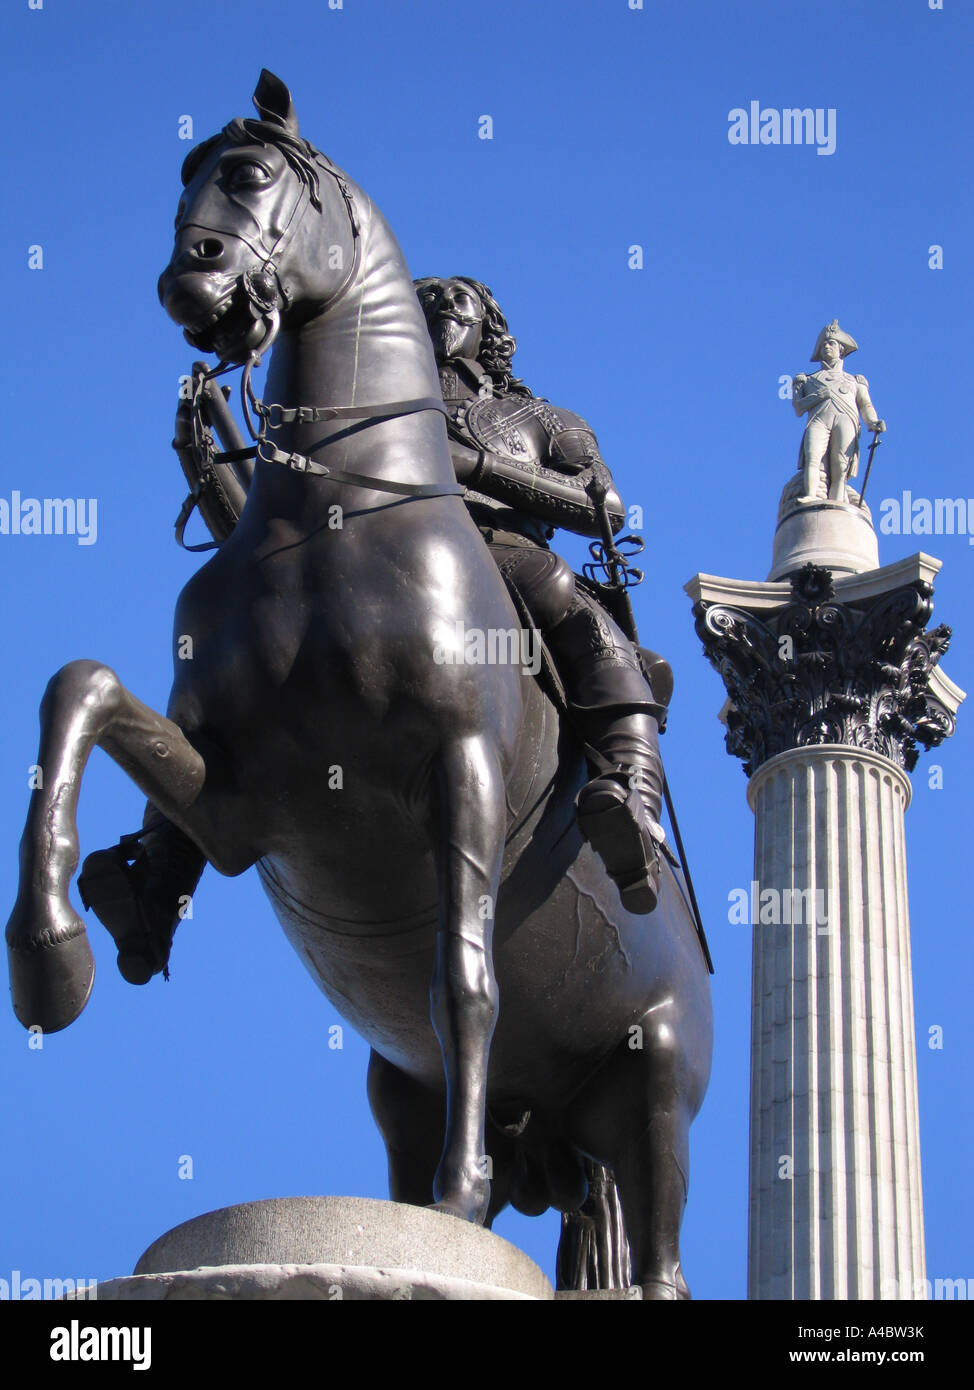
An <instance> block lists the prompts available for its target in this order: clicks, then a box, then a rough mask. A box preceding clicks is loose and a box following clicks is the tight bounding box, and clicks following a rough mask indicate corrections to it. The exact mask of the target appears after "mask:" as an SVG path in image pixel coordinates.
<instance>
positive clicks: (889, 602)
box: [693, 564, 963, 777]
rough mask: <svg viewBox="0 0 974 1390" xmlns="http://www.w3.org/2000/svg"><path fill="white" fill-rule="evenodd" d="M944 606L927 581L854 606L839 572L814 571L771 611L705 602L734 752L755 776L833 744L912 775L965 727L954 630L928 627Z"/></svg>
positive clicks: (698, 613)
mask: <svg viewBox="0 0 974 1390" xmlns="http://www.w3.org/2000/svg"><path fill="white" fill-rule="evenodd" d="M860 578H861V576H860ZM775 587H776V588H777V587H779V586H777V585H776V586H775ZM782 598H784V595H783V596H782ZM759 611H760V616H758V612H759ZM932 611H933V585H932V584H931V583H930V582H929V580H927V579H925V578H920V577H917V578H914V579H912V580H911V581H910V582H908V583H905V584H904V583H900V584H897V585H896V586H895V587H893V588H888V589H885V590H883V591H881V592H879V593H873V594H871V595H869V596H866V595H863V596H861V597H859V596H857V598H856V599H855V600H853V599H852V595H850V596H849V598H845V597H844V596H839V597H837V596H836V590H835V585H834V584H833V576H832V574H831V572H830V571H829V570H828V569H825V568H823V567H821V566H817V565H813V564H807V565H805V566H804V567H803V568H802V569H801V570H799V571H798V572H797V573H795V574H793V575H792V576H791V578H790V594H789V595H788V597H787V598H786V599H785V601H783V602H782V603H781V604H780V606H777V607H775V608H772V609H771V610H769V609H768V608H767V607H766V606H765V605H764V604H763V603H761V604H760V605H759V604H757V603H755V604H754V606H753V608H752V607H750V606H748V607H745V606H743V605H741V604H733V605H732V604H726V603H719V602H713V601H708V600H704V599H699V600H698V601H697V602H696V603H695V604H694V608H693V613H694V618H695V620H696V630H697V635H698V636H699V638H700V640H701V642H702V643H703V648H704V653H705V655H706V656H707V659H708V660H709V661H710V663H711V664H712V665H713V666H714V667H715V669H716V670H717V672H718V673H719V675H720V677H721V679H722V680H723V682H724V685H725V687H726V689H727V693H728V696H729V703H728V706H727V711H726V724H727V736H726V743H727V751H728V753H730V754H731V756H732V757H739V758H741V759H742V760H743V763H744V771H745V773H746V774H747V776H748V777H750V776H751V775H752V774H753V773H754V772H755V771H756V769H757V768H759V767H760V766H761V764H762V763H764V762H766V761H767V760H768V759H769V758H772V757H774V756H775V755H776V754H778V753H783V752H785V751H787V750H788V749H791V748H804V747H810V746H812V745H815V744H824V743H829V744H844V745H847V746H848V747H851V748H859V749H865V750H869V751H871V752H874V753H878V754H880V755H881V756H883V757H886V758H888V759H889V760H890V761H891V762H893V763H895V764H896V765H897V766H898V767H901V768H905V769H906V771H907V772H909V771H911V770H912V769H913V767H914V766H915V765H916V761H917V757H918V752H917V744H922V745H923V747H924V748H927V749H929V748H932V747H935V746H936V745H937V744H940V743H942V742H943V740H944V739H945V738H949V737H950V735H951V734H952V733H953V732H954V728H955V717H954V716H955V714H956V711H957V705H958V703H959V700H958V699H956V698H954V696H955V695H956V696H959V697H960V698H961V699H962V698H963V692H961V691H959V690H957V687H956V686H954V685H953V683H952V682H950V681H948V680H947V678H946V677H944V676H942V675H940V673H939V672H937V670H936V668H937V663H938V662H939V661H940V658H941V657H942V656H943V654H944V652H946V651H947V648H948V646H949V644H950V636H951V630H950V628H949V627H947V626H945V625H944V624H943V623H941V624H940V625H939V626H938V627H935V628H932V629H930V630H929V631H926V630H925V629H926V624H927V622H928V620H929V618H930V615H931V613H932Z"/></svg>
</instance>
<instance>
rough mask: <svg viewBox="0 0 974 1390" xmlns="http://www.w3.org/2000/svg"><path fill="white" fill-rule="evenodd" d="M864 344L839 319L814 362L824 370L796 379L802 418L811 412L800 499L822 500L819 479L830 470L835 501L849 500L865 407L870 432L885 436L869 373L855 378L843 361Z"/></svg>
mask: <svg viewBox="0 0 974 1390" xmlns="http://www.w3.org/2000/svg"><path fill="white" fill-rule="evenodd" d="M858 346H859V344H858V343H857V342H856V341H855V339H854V338H850V336H849V334H848V333H844V332H843V331H842V329H841V328H840V327H839V322H838V319H833V320H832V322H831V323H830V324H827V325H826V326H825V327H824V328H823V329H822V331H821V333H820V334H819V335H818V341H817V342H816V344H815V350H814V352H813V353H812V358H811V360H812V361H813V362H821V364H822V370H821V371H820V372H813V373H812V374H811V376H806V375H805V373H804V372H799V373H798V375H797V376H796V377H795V378H794V380H793V383H792V405H793V406H794V408H795V414H796V415H798V416H799V417H800V416H802V415H804V414H806V413H807V414H808V423H807V425H806V426H805V433H804V435H803V436H802V442H801V450H800V453H799V467H800V468H801V469H802V495H801V496H800V497H799V498H798V501H799V502H815V501H817V500H819V496H820V488H819V482H820V478H821V476H822V475H823V474H824V477H825V481H826V484H827V492H828V499H829V501H830V502H847V500H848V499H847V493H846V483H847V481H848V479H849V478H854V477H855V476H856V472H857V469H858V466H859V429H860V419H859V415H860V411H861V412H862V418H863V419H864V420H865V422H866V425H867V426H868V428H869V429H870V430H873V431H874V432H875V433H876V434H882V433H883V432H884V430H885V429H886V425H885V424H884V422H883V421H882V420H880V419H879V418H878V416H877V414H876V411H875V409H874V408H873V403H872V401H871V400H870V399H869V383H868V381H867V380H866V378H865V377H864V376H850V375H849V373H847V372H846V370H845V368H844V367H843V365H842V360H843V358H845V357H848V356H849V354H850V352H855V351H856V350H857V348H858Z"/></svg>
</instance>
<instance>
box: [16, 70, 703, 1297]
mask: <svg viewBox="0 0 974 1390" xmlns="http://www.w3.org/2000/svg"><path fill="white" fill-rule="evenodd" d="M254 102H255V105H256V107H257V110H258V113H259V117H260V119H259V120H257V121H254V120H252V119H251V120H246V121H243V120H236V121H234V122H232V123H231V124H230V125H229V126H227V127H226V128H225V129H224V130H223V131H222V132H221V133H220V134H219V135H218V136H216V137H214V138H213V139H212V140H209V141H207V142H206V143H204V144H203V145H202V146H200V147H198V148H197V149H196V150H194V151H193V152H192V153H191V154H190V156H189V158H188V160H187V163H186V167H185V169H184V182H185V183H186V185H187V186H186V188H185V192H184V195H183V199H182V202H181V204H180V211H179V214H178V217H177V232H176V243H175V250H174V253H173V257H172V260H171V262H170V264H169V266H168V267H167V269H166V271H165V272H164V274H163V276H162V278H161V281H160V297H161V299H162V300H163V302H164V304H165V306H166V308H167V310H168V311H169V313H170V314H171V315H172V316H173V317H174V318H175V319H176V320H177V321H178V322H179V323H181V324H182V325H183V326H184V328H185V329H186V331H187V336H188V337H189V339H190V341H191V342H193V343H194V344H196V345H197V346H201V347H203V348H204V349H205V350H207V351H216V352H218V353H219V355H220V357H221V358H222V359H223V360H224V361H225V362H236V363H246V362H248V361H252V360H253V359H254V358H255V357H256V355H257V354H259V353H262V352H266V351H268V349H269V348H270V347H271V345H272V343H273V355H272V358H271V361H270V366H269V371H268V379H267V387H266V394H267V398H268V400H270V401H273V402H278V403H280V405H279V406H276V407H272V408H270V409H269V414H266V415H265V416H263V417H262V418H263V423H264V429H263V430H262V432H261V433H262V442H261V451H260V456H259V457H258V459H257V462H256V466H255V469H254V473H253V477H252V479H251V480H250V486H249V492H248V496H247V500H246V506H245V508H244V511H243V514H242V516H241V518H240V520H239V522H238V523H237V525H236V527H235V528H234V529H233V531H232V534H231V535H230V536H229V537H228V538H227V540H226V541H225V542H224V544H222V546H221V547H220V548H219V550H218V551H217V552H216V553H215V554H214V556H213V558H211V559H210V560H209V561H208V563H206V564H205V565H203V567H202V568H201V569H200V570H199V571H198V572H197V573H196V574H195V575H194V576H193V578H192V579H190V581H189V583H188V584H187V585H186V587H185V588H184V589H183V591H182V594H181V595H180V598H179V602H178V606H177V610H176V616H175V628H174V648H175V647H177V646H178V644H179V643H180V641H181V640H184V639H185V638H186V637H187V636H189V637H191V638H192V653H193V655H192V659H191V660H180V659H174V667H175V681H174V685H173V690H172V695H171V698H170V702H169V709H168V717H164V716H162V715H160V714H157V713H156V712H155V711H154V710H152V709H150V708H149V707H148V706H146V705H144V704H142V703H141V702H140V701H139V700H138V699H137V698H136V697H135V696H134V695H132V694H131V693H130V692H129V691H128V690H127V689H126V688H125V686H123V684H122V682H121V681H120V679H119V677H118V676H117V675H116V674H115V672H114V671H112V670H111V669H110V668H109V667H108V666H106V665H104V664H102V663H101V662H98V661H91V660H79V661H74V662H71V663H70V664H68V665H67V666H65V667H63V668H62V669H61V670H60V671H59V672H58V673H57V675H55V676H54V677H53V679H52V680H51V682H50V684H49V686H48V688H47V691H46V694H45V696H44V700H43V704H42V707H41V729H42V733H41V746H40V753H39V756H38V762H39V764H40V765H41V767H42V768H43V773H44V782H43V787H40V788H38V789H37V790H36V791H34V792H33V794H32V799H31V804H30V809H29V814H28V821H27V827H26V830H25V833H24V837H23V840H22V843H21V879H20V892H19V895H18V898H17V902H16V905H15V907H14V910H13V913H12V916H11V919H10V923H9V925H8V929H7V940H8V944H9V949H10V968H11V981H12V990H13V997H14V1008H15V1010H16V1013H17V1016H18V1018H19V1019H20V1021H21V1022H22V1023H23V1024H24V1025H25V1026H30V1025H38V1024H39V1025H40V1026H41V1027H43V1028H44V1029H45V1030H47V1031H54V1030H56V1029H59V1028H64V1027H66V1026H67V1025H68V1024H69V1023H71V1022H73V1020H74V1019H75V1018H76V1017H77V1016H78V1014H79V1013H80V1012H81V1010H82V1009H83V1008H84V1006H85V1003H86V1002H87V998H88V995H89V993H90V990H91V985H92V979H93V974H94V963H93V960H92V956H91V952H90V950H89V947H88V944H87V939H86V936H85V930H84V926H83V924H82V922H81V920H80V918H79V917H78V915H77V913H76V912H75V911H74V909H73V907H72V906H71V904H70V902H69V898H68V886H69V882H70V878H71V875H72V873H73V871H74V869H75V867H76V865H77V862H78V853H79V851H78V840H77V830H76V825H75V811H76V806H77V798H78V793H79V790H80V785H81V778H82V774H83V770H84V767H85V763H86V761H87V758H88V755H89V753H90V752H91V750H92V748H93V747H94V746H95V745H96V744H97V745H98V746H99V747H101V748H103V749H104V750H105V751H106V752H107V753H109V754H110V755H111V757H113V758H114V759H115V760H116V762H118V763H119V764H120V765H121V767H122V768H124V769H125V771H126V772H127V773H128V774H129V775H130V776H131V777H132V779H133V780H134V781H135V782H136V783H137V784H138V786H139V787H140V788H141V789H142V791H143V792H144V793H145V794H146V795H147V796H148V797H149V799H150V801H151V802H152V803H153V804H154V805H155V806H156V807H157V808H158V809H159V810H160V811H161V812H162V813H163V814H164V815H165V816H166V817H168V818H169V819H170V820H171V821H172V822H173V823H174V824H175V825H176V826H178V827H179V828H180V829H181V830H182V831H183V832H184V834H185V835H187V836H189V838H190V839H191V840H192V841H193V842H194V844H195V845H196V846H198V847H199V850H200V851H201V852H202V853H203V854H205V856H206V858H207V859H208V860H210V862H211V863H212V864H214V865H215V867H216V868H217V870H218V871H219V872H220V873H223V874H227V875H235V874H240V873H243V871H244V870H245V869H247V868H249V867H250V866H251V865H252V864H256V865H257V868H258V872H259V874H260V878H261V881H262V883H263V885H264V888H265V890H266V892H267V894H268V896H269V897H270V900H271V902H272V904H273V906H274V909H275V911H276V913H277V915H278V917H279V919H280V921H281V923H282V925H283V927H284V930H285V932H286V933H287V935H288V937H289V939H290V940H291V942H292V944H293V945H294V947H295V949H296V950H297V951H298V952H299V954H300V955H301V957H302V959H303V960H304V962H305V964H306V965H307V967H308V969H309V970H310V971H311V973H312V975H313V976H314V978H315V979H316V981H317V982H318V984H319V985H320V986H321V988H322V990H323V991H324V992H325V994H326V995H327V996H328V998H329V999H330V1000H332V1002H333V1003H334V1004H335V1005H336V1007H337V1008H339V1009H340V1010H341V1012H342V1013H343V1014H344V1015H345V1017H346V1018H347V1019H348V1020H350V1022H351V1023H352V1024H354V1025H355V1027H357V1028H358V1029H359V1030H360V1031H361V1032H362V1034H363V1035H364V1036H365V1037H366V1038H367V1039H368V1041H369V1042H370V1044H371V1046H372V1061H371V1067H370V1073H369V1097H370V1101H371V1105H372V1108H373V1112H374V1114H375V1117H376V1120H377V1123H378V1125H379V1127H380V1129H381V1131H382V1134H383V1136H384V1139H385V1142H386V1145H387V1148H388V1154H389V1171H390V1192H391V1196H392V1197H393V1198H394V1199H395V1200H399V1201H406V1202H411V1203H416V1204H430V1203H433V1204H435V1206H436V1207H437V1208H438V1209H439V1210H441V1211H445V1212H450V1213H452V1214H454V1215H456V1216H458V1217H462V1218H465V1219H467V1220H470V1221H475V1222H484V1221H487V1222H489V1221H491V1220H492V1219H493V1217H494V1216H495V1215H496V1213H497V1212H498V1211H500V1210H501V1209H502V1208H503V1207H504V1206H505V1205H506V1204H507V1203H508V1202H513V1203H514V1204H515V1205H516V1206H517V1207H518V1208H519V1209H520V1210H522V1211H525V1212H528V1213H532V1214H533V1213H538V1212H541V1211H543V1210H545V1209H546V1207H548V1206H549V1205H554V1206H557V1207H559V1208H560V1209H561V1210H563V1211H571V1210H575V1209H577V1208H578V1206H579V1205H580V1204H581V1203H582V1201H583V1200H584V1198H585V1194H586V1176H585V1175H586V1165H588V1168H589V1170H590V1171H591V1168H592V1165H593V1163H594V1164H604V1165H606V1166H607V1168H608V1169H609V1170H611V1172H612V1173H613V1174H614V1176H615V1181H616V1184H617V1188H618V1193H619V1198H620V1200H621V1205H622V1210H623V1214H624V1219H625V1227H626V1234H627V1236H628V1240H629V1244H630V1249H631V1256H632V1272H633V1282H634V1283H638V1284H640V1285H641V1286H642V1288H643V1292H644V1296H647V1297H654V1298H678V1297H688V1296H689V1295H688V1290H687V1287H686V1284H685V1282H684V1279H683V1276H682V1272H681V1268H680V1253H679V1231H680V1224H681V1220H682V1215H683V1209H684V1205H685V1200H686V1190H687V1180H688V1130H689V1125H690V1122H691V1120H692V1118H693V1116H694V1115H695V1114H696V1112H697V1110H698V1108H699V1106H700V1103H701V1101H702V1098H703V1094H704V1091H705V1088H706V1084H707V1080H708V1077H709V1071H710V1058H711V1048H712V1017H711V1001H710V988H709V980H708V971H707V963H706V961H705V959H704V955H703V951H702V949H701V945H700V942H699V940H698V937H697V934H696V931H695V927H694V921H693V918H692V915H691V911H690V908H689V906H688V902H687V897H686V893H685V889H684V885H683V881H682V878H681V877H680V876H678V874H677V873H676V872H675V871H674V870H673V869H672V868H670V867H669V865H666V864H664V867H663V875H662V883H661V891H660V899H659V905H658V907H657V908H656V910H655V912H654V913H653V914H652V915H651V916H649V917H636V916H632V915H630V914H629V913H627V912H626V911H625V910H624V908H623V907H622V905H621V902H620V898H619V893H618V890H617V889H616V888H615V886H614V885H613V883H612V882H611V880H610V879H609V878H608V877H607V875H606V873H605V871H604V869H603V867H602V865H601V863H600V862H599V860H598V859H597V858H596V857H595V855H594V854H593V853H592V851H591V849H590V848H589V846H588V845H587V844H586V843H585V842H584V840H583V839H582V837H581V834H580V833H579V830H578V828H577V825H576V820H575V813H574V798H575V795H576V793H577V791H578V789H579V787H580V786H581V785H582V783H583V781H584V779H585V767H584V760H583V756H582V750H581V747H580V745H579V743H578V741H577V739H576V738H575V736H574V735H573V734H572V732H571V730H570V729H568V728H567V727H563V726H562V725H561V724H560V721H559V717H558V712H557V709H556V707H555V705H554V704H553V702H552V700H551V698H549V695H548V694H547V693H546V692H545V690H544V689H543V688H542V686H541V685H540V684H539V683H538V681H537V680H536V679H535V678H534V677H533V676H532V675H531V674H530V673H529V672H528V671H527V670H526V669H524V668H522V666H520V665H515V664H510V663H508V664H483V665H471V664H468V663H465V662H464V661H463V660H461V659H455V660H451V659H450V657H449V655H447V656H446V657H445V656H444V653H449V649H450V646H451V643H455V640H456V639H455V634H456V632H457V624H463V625H464V628H465V629H466V630H468V631H469V630H471V629H478V630H480V631H481V632H483V633H489V632H491V631H499V630H504V631H511V630H519V629H520V626H521V624H520V620H519V618H518V615H517V612H516V610H515V607H514V604H513V602H512V599H511V597H510V595H509V593H508V591H507V589H506V587H505V584H504V581H503V579H502V578H501V576H500V574H499V572H498V569H497V567H496V565H495V564H494V562H493V560H492V559H491V557H490V554H489V553H488V550H487V548H486V546H485V544H484V542H483V540H482V538H481V536H480V534H479V533H478V531H477V529H476V527H475V526H474V524H473V522H472V521H471V519H470V517H469V515H468V513H467V511H466V508H465V506H464V503H463V500H462V496H461V495H460V494H461V492H462V490H461V489H460V488H458V487H457V485H456V480H455V477H454V475H453V472H452V468H451V463H450V454H449V451H448V446H447V434H446V428H445V422H444V419H443V415H442V413H441V410H440V409H439V408H438V401H439V390H438V381H437V373H436V368H435V364H434V359H433V354H432V350H431V345H430V341H429V337H428V333H427V328H426V324H425V321H424V318H423V315H422V312H421V310H420V308H419V305H418V303H417V300H416V296H415V293H414V291H413V286H412V282H411V278H410V274H409V271H408V269H407V267H406V264H405V261H404V259H403V256H402V253H401V251H400V249H399V246H398V244H397V242H396V240H395V238H394V237H393V235H392V233H391V232H390V230H389V228H388V226H387V224H386V222H385V220H384V219H383V217H382V215H381V214H380V213H379V211H378V209H377V208H376V207H375V206H374V204H373V203H372V201H371V199H370V198H369V197H368V196H367V194H365V193H364V192H362V190H361V189H359V188H358V187H357V186H356V185H355V184H354V183H353V182H352V181H351V180H350V179H348V178H347V177H346V176H345V175H344V174H343V173H342V172H341V171H340V170H339V169H337V168H336V167H335V166H334V165H333V164H332V163H331V161H330V160H328V159H327V158H326V157H325V156H324V155H322V154H321V153H320V152H319V151H317V150H315V149H314V147H312V146H311V145H309V144H308V143H307V142H306V141H304V140H303V139H302V138H301V137H300V136H299V134H298V126H297V120H296V118H295V115H294V109H293V105H292V102H291V98H290V94H289V93H288V91H287V89H286V88H285V87H284V86H283V84H281V83H280V82H279V81H278V80H277V79H276V78H274V77H272V75H270V74H268V73H263V74H262V75H261V80H260V82H259V84H258V88H257V91H256V92H255V95H254ZM296 407H300V409H295V408H296ZM325 407H334V409H327V408H325ZM302 475H304V476H302ZM336 509H338V510H336ZM336 516H337V517H339V518H340V525H338V526H336V525H335V518H336ZM453 655H454V656H456V655H457V653H456V652H454V653H453ZM336 766H338V767H340V768H341V770H342V775H341V777H340V779H335V778H334V777H330V776H329V770H330V769H333V768H335V767H336ZM336 780H340V783H341V785H340V786H337V785H335V782H336ZM431 1005H432V1007H431Z"/></svg>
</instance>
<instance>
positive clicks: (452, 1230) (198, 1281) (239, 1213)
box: [97, 1197, 554, 1302]
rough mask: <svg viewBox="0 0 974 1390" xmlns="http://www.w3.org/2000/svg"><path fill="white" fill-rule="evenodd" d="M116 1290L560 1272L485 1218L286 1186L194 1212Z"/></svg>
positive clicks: (338, 1284) (377, 1286)
mask: <svg viewBox="0 0 974 1390" xmlns="http://www.w3.org/2000/svg"><path fill="white" fill-rule="evenodd" d="M97 1298H98V1300H99V1302H104V1301H106V1300H108V1299H124V1300H129V1299H139V1300H146V1299H148V1300H152V1301H157V1300H181V1299H193V1300H199V1299H208V1300H215V1301H223V1302H225V1301H227V1300H275V1301H278V1300H289V1301H293V1300H297V1299H313V1300H321V1301H336V1300H340V1299H349V1300H359V1301H370V1302H376V1301H378V1302H387V1301H396V1300H409V1299H413V1300H420V1301H426V1302H430V1301H432V1302H444V1301H456V1300H464V1301H467V1300H474V1301H497V1300H524V1299H527V1300H529V1301H532V1300H542V1301H549V1300H552V1299H553V1298H554V1291H553V1289H552V1287H551V1284H550V1283H549V1282H548V1280H547V1279H546V1278H545V1276H544V1274H543V1273H542V1271H541V1270H540V1269H539V1268H538V1266H537V1265H536V1264H535V1263H534V1262H533V1261H532V1260H530V1259H529V1258H528V1257H527V1255H525V1254H523V1252H522V1251H520V1250H518V1249H517V1248H516V1247H515V1246H513V1245H511V1244H510V1243H509V1242H508V1241H506V1240H502V1239H501V1237H500V1236H495V1235H493V1234H492V1233H491V1232H490V1231H485V1230H483V1229H481V1228H480V1227H479V1226H472V1225H470V1224H469V1223H468V1222H465V1221H459V1220H457V1219H456V1218H454V1217H452V1216H445V1215H443V1214H442V1213H440V1212H435V1211H429V1210H426V1209H425V1208H423V1207H412V1206H406V1205H404V1204H403V1203H400V1202H380V1201H374V1200H371V1199H369V1198H363V1197H286V1198H272V1199H271V1200H268V1201H264V1202H247V1203H245V1204H243V1205H242V1206H235V1207H223V1208H221V1210H219V1211H212V1212H207V1213H206V1215H205V1216H198V1217H196V1218H194V1219H193V1220H192V1221H186V1222H184V1223H183V1224H182V1225H181V1226H176V1227H175V1228H174V1229H173V1230H171V1231H168V1232H167V1233H166V1234H165V1235H164V1236H161V1237H160V1238H159V1240H157V1241H156V1242H155V1243H154V1244H153V1245H150V1247H149V1249H148V1250H147V1251H146V1252H145V1254H144V1255H143V1256H142V1258H141V1259H140V1260H139V1262H138V1264H137V1265H136V1267H135V1273H134V1275H132V1276H131V1277H129V1278H125V1279H110V1280H107V1281H106V1282H105V1283H102V1284H99V1285H98V1289H97Z"/></svg>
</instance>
